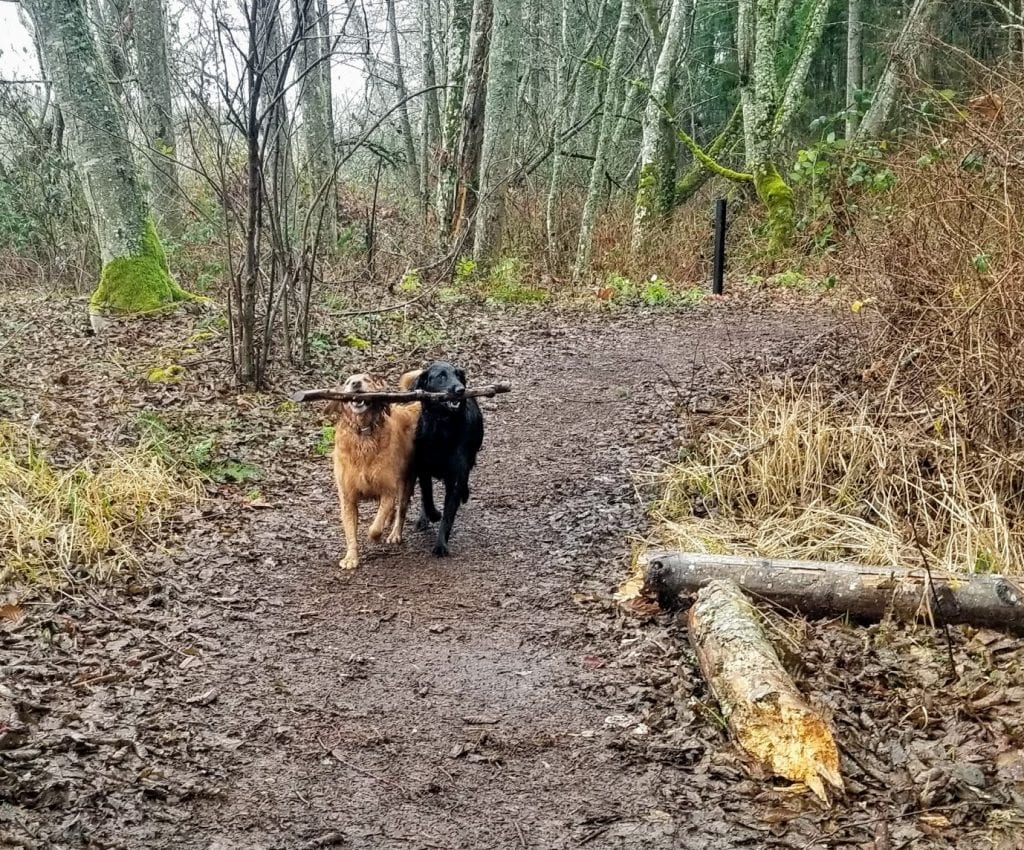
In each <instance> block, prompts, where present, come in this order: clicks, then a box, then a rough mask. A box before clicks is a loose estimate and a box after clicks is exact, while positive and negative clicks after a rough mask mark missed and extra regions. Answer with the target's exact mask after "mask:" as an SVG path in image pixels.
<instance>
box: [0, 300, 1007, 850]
mask: <svg viewBox="0 0 1024 850" xmlns="http://www.w3.org/2000/svg"><path fill="white" fill-rule="evenodd" d="M3 297H4V298H5V299H6V300H5V303H4V305H3V306H4V308H5V309H4V310H3V311H2V313H0V315H2V316H3V318H2V319H0V321H2V322H3V327H2V328H0V337H5V341H4V342H3V343H0V414H3V415H4V416H11V417H13V418H16V419H22V420H26V421H27V420H28V419H29V418H31V417H32V416H37V417H38V419H37V424H38V427H39V428H40V430H41V431H42V432H44V433H47V434H48V435H49V436H51V437H54V438H56V437H58V436H60V437H61V439H62V440H63V444H64V446H65V451H67V452H68V453H70V454H72V455H73V454H75V453H76V452H77V453H79V454H88V453H89V452H90V451H92V450H94V449H95V448H96V447H97V446H106V445H116V444H118V442H119V441H121V442H124V441H126V440H128V439H130V438H131V437H132V425H131V423H132V422H133V421H134V418H136V417H137V416H138V415H139V413H140V412H143V411H150V412H154V411H155V412H157V413H159V414H160V415H161V416H162V417H164V418H165V419H166V421H167V422H169V423H171V424H174V423H181V422H184V421H188V422H189V423H190V427H191V428H193V429H194V430H195V431H202V429H203V428H208V429H209V430H210V432H211V433H213V434H215V435H216V436H217V439H218V441H219V442H218V445H219V446H220V447H221V449H220V450H221V451H224V452H227V453H228V454H230V456H231V459H232V462H233V463H235V464H236V465H237V468H244V469H249V470H253V471H256V470H258V474H259V479H258V480H255V479H254V480H253V481H247V482H245V483H243V484H232V483H221V484H216V485H214V484H211V485H210V486H209V487H208V488H207V493H206V497H205V498H204V500H203V501H202V502H201V503H200V504H199V506H198V507H197V508H196V509H194V510H191V511H190V512H189V513H188V515H187V516H185V517H183V518H182V519H181V521H180V522H179V523H178V524H177V525H176V527H175V529H173V530H172V531H171V533H169V534H168V535H167V536H166V538H165V539H163V540H162V541H161V544H162V545H161V547H159V548H157V547H154V548H153V549H152V551H149V552H147V554H146V558H145V563H144V568H143V569H142V570H141V571H139V572H138V573H137V574H135V575H134V576H132V577H131V578H129V579H128V580H127V581H123V582H115V583H113V584H110V585H97V584H90V583H81V584H73V585H70V586H68V587H66V588H65V589H64V590H63V591H61V592H59V593H56V594H49V593H43V592H40V593H37V594H35V595H34V596H30V597H29V596H26V597H24V598H21V599H19V600H18V601H19V604H20V605H21V606H22V607H23V608H24V609H25V611H26V614H27V615H26V616H25V617H24V618H23V619H20V620H18V621H16V622H9V623H6V624H5V625H0V709H4V708H7V709H10V710H13V711H15V712H16V713H17V715H18V717H19V723H20V724H21V726H20V727H19V732H18V734H17V735H16V736H14V735H8V736H7V738H6V740H5V739H4V737H3V734H2V727H0V847H3V848H8V847H11V848H14V847H21V848H83V847H88V848H126V850H127V848H132V850H134V848H183V850H184V848H195V849H196V850H234V849H235V848H239V850H242V848H245V850H264V848H266V850H269V848H281V850H298V848H320V847H333V846H339V847H351V848H381V850H398V849H399V848H401V850H418V848H467V849H468V848H474V850H484V849H485V848H577V847H586V848H595V849H596V848H645V850H657V848H676V847H700V848H702V850H717V848H733V847H756V848H762V847H790V848H817V847H843V848H874V850H895V848H926V847H927V848H930V847H936V848H938V847H942V848H945V847H949V848H953V847H961V848H964V847H972V848H974V847H976V848H982V847H1000V848H1013V847H1021V846H1024V844H1022V843H1021V841H1022V838H1021V835H1022V834H1024V796H1022V793H1024V749H1022V747H1024V740H1022V726H1021V723H1022V720H1021V717H1022V715H1024V711H1022V704H1024V642H1021V641H1012V640H1006V639H1003V638H1001V637H999V636H997V635H994V634H989V633H985V632H981V633H970V632H965V631H960V630H957V631H955V633H954V640H955V651H956V653H957V659H958V663H959V664H960V666H961V672H962V678H961V680H960V683H958V684H956V685H954V686H947V685H945V684H944V681H945V675H946V670H947V667H946V666H945V665H946V661H945V651H946V650H945V645H944V643H943V642H942V641H941V640H940V639H939V638H937V637H936V636H935V635H933V634H932V633H930V632H928V631H927V630H904V629H898V628H895V627H891V626H888V627H887V626H875V627H871V628H861V627H852V626H849V625H846V624H843V623H838V622H831V623H813V624H808V625H807V626H806V627H805V628H804V629H803V630H802V637H801V638H800V641H801V643H800V645H799V646H798V647H794V652H793V656H794V658H797V657H798V658H799V664H798V665H797V666H796V668H795V672H796V675H797V678H798V681H799V683H800V684H801V686H802V687H804V688H805V689H806V690H807V691H808V692H809V693H810V695H811V696H812V698H814V699H816V700H817V701H819V702H820V703H821V704H822V705H824V706H826V707H827V709H828V710H829V711H830V713H831V714H832V716H833V719H834V722H835V724H836V727H837V731H838V738H839V740H840V742H841V745H842V749H843V756H844V761H843V772H844V776H845V778H846V780H847V793H846V795H845V796H844V797H842V798H841V799H840V800H838V801H837V802H836V804H835V805H834V806H832V807H826V806H823V805H821V804H819V803H817V802H816V801H815V800H814V799H813V798H811V796H810V795H809V794H807V793H806V792H805V793H794V792H793V791H791V790H790V789H787V788H786V787H784V786H783V785H780V784H779V783H776V782H774V781H772V780H771V778H770V777H763V776H759V775H757V773H756V771H753V770H752V768H751V767H750V766H749V765H748V764H747V763H746V762H745V761H744V759H743V758H742V757H741V756H739V755H738V754H737V752H736V751H735V750H734V749H733V747H732V746H731V745H730V744H729V742H728V740H727V738H726V736H725V734H724V732H723V730H722V728H721V725H720V723H719V722H718V720H717V719H716V715H715V712H714V709H713V707H712V706H711V705H710V703H709V700H708V697H707V694H706V689H705V686H704V683H703V681H702V680H701V678H700V676H699V673H698V672H697V668H696V665H695V663H694V660H693V657H692V654H691V652H690V650H689V648H688V646H687V645H686V641H685V632H684V631H683V629H682V628H681V626H680V625H679V624H678V622H677V620H676V618H675V616H673V615H671V614H648V615H645V616H639V615H635V614H630V613H628V612H625V611H623V610H622V609H621V608H620V607H619V606H617V605H616V604H615V603H614V602H613V601H612V594H613V592H614V590H615V588H616V586H617V584H618V583H619V582H620V581H622V579H623V578H624V577H625V576H626V574H627V572H628V569H629V564H630V553H631V546H632V545H633V544H634V543H635V542H636V541H637V540H638V539H639V538H640V537H641V536H642V535H643V534H644V531H645V522H646V520H645V516H646V514H645V509H644V505H643V497H644V496H645V495H649V491H647V490H646V489H645V488H646V487H647V486H648V485H647V483H645V481H644V480H643V477H642V475H643V474H644V473H649V472H652V471H656V470H657V469H658V468H659V464H660V463H661V462H663V461H665V460H667V459H670V458H672V457H673V454H674V452H675V450H676V447H677V441H678V438H679V433H680V428H681V423H682V421H683V419H684V418H685V417H684V415H683V411H684V410H686V409H688V408H690V409H693V408H696V409H698V410H701V411H708V410H711V411H715V410H720V409H722V406H723V405H726V404H728V402H729V401H730V399H734V398H737V397H739V395H738V394H740V393H742V391H743V389H744V388H745V387H746V386H748V385H749V384H750V382H751V381H753V380H754V379H755V378H756V377H757V376H758V375H761V374H764V373H772V374H789V375H802V374H805V373H806V371H807V369H808V368H809V367H810V365H811V364H813V363H815V362H817V361H818V360H819V359H821V358H822V357H824V358H826V360H827V359H828V358H830V357H831V358H838V357H841V353H840V351H839V350H837V349H835V348H834V347H833V346H832V344H831V342H830V340H831V339H832V335H831V332H832V331H833V330H834V323H835V319H834V318H833V315H832V311H831V310H830V308H829V307H828V305H827V302H821V301H819V300H817V299H807V298H803V299H801V298H799V297H787V299H786V300H785V303H780V302H778V301H777V300H775V299H774V297H773V298H771V299H769V298H766V297H750V298H745V297H741V298H738V299H735V300H730V301H727V302H717V303H705V304H703V305H701V306H699V307H697V308H694V309H691V310H687V311H680V312H672V311H663V312H646V313H641V314H636V313H631V314H628V315H627V314H624V313H623V314H618V315H609V316H598V315H593V314H588V315H583V316H580V315H578V314H573V313H568V312H567V313H562V312H559V311H552V310H547V309H544V310H538V309H525V310H522V311H519V312H513V313H512V314H507V313H496V312H494V311H491V312H489V313H488V312H483V313H481V312H476V313H474V312H472V311H469V310H465V309H462V310H461V312H460V313H459V314H454V313H452V314H449V315H445V316H443V317H441V318H442V319H443V321H442V322H441V324H442V325H443V328H444V330H443V332H439V334H438V336H437V337H436V338H431V339H429V340H426V341H424V340H423V339H419V341H417V340H416V339H414V338H413V337H411V336H409V334H406V335H405V336H404V337H403V341H401V342H400V343H396V344H395V347H392V348H390V349H389V348H387V347H385V346H378V347H375V348H373V349H370V350H369V351H366V352H362V353H360V352H355V351H351V350H349V351H348V352H347V353H345V352H343V353H342V354H341V355H339V358H340V359H339V360H337V361H336V362H334V363H333V365H332V363H331V361H329V360H324V361H322V362H321V365H320V367H319V370H318V371H317V372H315V373H312V374H307V375H305V376H302V377H301V378H300V377H297V376H290V377H288V379H287V380H285V379H283V378H282V379H280V381H279V386H278V390H279V392H278V394H276V395H268V396H262V397H256V396H250V397H237V396H235V395H234V393H232V392H231V391H230V389H229V388H228V386H227V385H226V384H225V379H224V373H225V371H226V364H225V363H224V362H223V359H222V358H223V350H222V349H217V348H216V344H215V342H206V343H196V345H197V346H198V347H200V348H201V349H202V346H203V345H206V346H208V349H202V350H200V351H199V353H198V354H196V353H191V354H189V353H183V350H182V349H183V346H184V343H183V342H182V340H187V339H200V338H204V334H198V335H197V334H196V333H195V332H196V331H197V329H198V330H202V328H203V327H209V320H208V318H207V317H203V316H197V315H189V314H182V315H180V316H177V317H175V318H174V319H171V320H169V321H165V322H163V323H155V322H145V323H142V324H136V325H131V326H128V327H127V328H124V329H120V330H117V329H115V330H114V331H112V332H111V333H110V334H109V335H105V336H104V337H103V338H96V337H89V336H86V335H85V332H84V320H83V304H82V303H81V302H77V303H70V304H69V303H67V302H66V301H60V300H58V299H57V298H56V297H43V296H39V297H30V296H27V295H22V296H17V297H15V296H13V295H12V296H3ZM204 323H206V324H205V325H204ZM402 346H404V348H405V350H401V347H402ZM410 350H412V353H411V354H410V353H409V351H410ZM442 353H444V354H446V355H447V356H448V358H450V359H452V360H454V361H456V362H458V363H459V364H460V365H463V366H464V367H465V368H466V369H467V371H468V372H469V375H470V379H471V383H477V384H481V383H485V382H489V381H492V380H502V379H509V380H511V381H513V382H514V387H515V388H514V391H513V393H512V394H511V395H508V396H502V397H499V398H497V399H493V400H489V401H486V402H485V404H484V405H483V406H484V416H485V421H486V436H485V441H484V450H483V452H482V454H481V456H480V459H479V465H478V467H477V469H476V471H475V473H474V477H473V498H472V500H471V501H470V502H469V504H468V505H467V506H466V507H465V508H464V509H463V510H462V511H461V512H460V513H459V516H458V519H457V521H456V525H455V530H454V534H453V537H452V557H450V558H448V559H435V558H433V557H432V556H431V555H430V539H429V538H428V536H427V535H426V534H423V533H419V532H416V531H414V530H412V528H411V526H412V523H411V522H410V524H409V530H408V533H407V537H406V541H405V543H404V544H402V545H401V546H400V547H388V546H385V545H380V546H374V545H369V546H367V547H365V548H364V558H363V562H362V564H361V565H360V567H359V568H358V569H357V570H355V571H353V572H350V573H342V572H341V571H339V569H338V567H337V561H338V557H339V555H340V552H341V547H342V538H341V530H340V528H339V522H338V519H337V504H336V496H335V493H334V488H333V484H332V478H331V471H330V460H329V458H328V457H325V456H322V455H319V454H317V453H316V452H315V451H314V450H313V449H314V446H315V444H316V441H317V437H318V433H319V429H320V426H321V424H322V422H323V421H324V420H323V419H322V417H321V415H320V414H321V411H317V410H313V409H303V410H300V411H296V410H293V409H290V408H289V407H288V406H287V405H281V401H282V399H283V398H284V397H285V396H286V394H287V392H289V391H290V390H292V389H295V388H297V387H298V386H300V385H303V386H312V385H322V384H323V383H333V382H335V381H337V380H339V379H340V378H342V377H344V375H343V374H340V369H341V367H342V366H343V365H344V366H345V367H346V368H347V367H348V366H349V365H351V366H353V367H355V366H356V364H357V363H358V365H359V368H365V367H366V366H371V367H374V368H378V369H383V370H385V371H387V372H388V373H389V374H390V375H391V377H395V376H397V374H398V373H399V372H400V371H402V369H403V368H406V367H409V366H414V365H419V364H420V363H422V362H423V361H424V360H426V359H428V358H429V357H431V356H434V355H438V354H442ZM174 358H177V360H178V361H179V362H181V361H182V359H183V358H184V359H185V360H188V359H189V358H191V359H190V365H189V368H188V370H187V372H186V374H185V377H184V378H183V379H182V380H181V381H178V382H174V383H165V384H154V383H151V382H149V381H148V380H147V379H146V375H147V372H148V370H149V369H151V368H152V367H153V366H159V365H160V364H161V363H164V362H166V361H167V360H168V359H174ZM345 358H349V360H350V361H351V363H347V364H345V363H342V361H343V360H344V359H345ZM348 371H355V368H352V369H349V370H348ZM254 474H255V472H254ZM638 474H639V475H640V476H641V477H640V478H638V477H637V475H638ZM243 477H245V476H243ZM257 489H258V492H257ZM364 516H366V514H365V513H364ZM363 527H364V528H365V524H364V526H363ZM0 601H3V600H0ZM2 720H3V716H2V715H0V721H2Z"/></svg>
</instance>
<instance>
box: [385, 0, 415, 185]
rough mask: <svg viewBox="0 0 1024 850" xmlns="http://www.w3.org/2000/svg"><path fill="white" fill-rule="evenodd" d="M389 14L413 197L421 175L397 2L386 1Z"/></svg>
mask: <svg viewBox="0 0 1024 850" xmlns="http://www.w3.org/2000/svg"><path fill="white" fill-rule="evenodd" d="M386 5H387V13H388V35H389V36H390V38H391V62H392V65H393V73H394V76H395V79H394V83H395V96H396V97H397V98H398V103H399V105H398V123H399V128H400V130H401V133H402V143H403V145H404V146H405V162H406V171H407V173H408V176H409V188H410V190H411V191H412V193H413V195H414V196H415V195H416V194H418V193H419V191H420V173H419V168H418V167H417V165H416V141H415V139H414V138H413V135H412V123H411V122H410V121H409V104H408V102H407V98H408V96H409V91H408V89H406V87H405V69H404V68H403V67H402V48H401V46H400V45H399V43H398V20H397V17H396V15H395V0H386Z"/></svg>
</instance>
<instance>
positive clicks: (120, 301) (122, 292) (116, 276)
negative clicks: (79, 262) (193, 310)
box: [89, 218, 190, 314]
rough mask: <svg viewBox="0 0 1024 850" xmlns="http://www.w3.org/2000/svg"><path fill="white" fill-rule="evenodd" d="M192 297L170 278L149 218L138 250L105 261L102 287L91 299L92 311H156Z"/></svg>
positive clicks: (162, 250)
mask: <svg viewBox="0 0 1024 850" xmlns="http://www.w3.org/2000/svg"><path fill="white" fill-rule="evenodd" d="M189 297H190V296H189V294H188V293H187V292H185V291H184V290H183V289H182V288H181V287H180V286H178V285H177V284H176V283H175V282H174V280H173V279H172V278H171V273H170V271H169V270H168V268H167V256H166V254H164V247H163V245H161V244H160V238H159V237H158V236H157V235H156V227H154V226H153V220H152V219H151V218H147V219H146V220H145V222H144V224H143V231H142V238H141V239H140V249H139V251H138V252H136V253H134V254H130V255H128V256H123V257H114V258H113V259H111V260H109V261H108V262H106V263H104V264H103V270H102V271H101V272H100V283H99V286H97V287H96V291H95V292H94V293H93V294H92V298H91V299H89V310H90V312H93V313H120V314H130V313H153V312H155V311H157V310H161V309H163V308H165V307H169V306H171V305H173V304H175V303H176V302H178V301H185V300H187V299H188V298H189Z"/></svg>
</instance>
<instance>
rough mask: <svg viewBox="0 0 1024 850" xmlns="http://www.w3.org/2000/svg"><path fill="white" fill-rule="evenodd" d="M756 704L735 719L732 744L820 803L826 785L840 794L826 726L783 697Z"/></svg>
mask: <svg viewBox="0 0 1024 850" xmlns="http://www.w3.org/2000/svg"><path fill="white" fill-rule="evenodd" d="M777 696H779V697H780V698H779V699H774V698H772V697H769V698H766V699H763V700H760V701H759V702H758V703H756V704H754V705H753V706H750V707H747V708H745V709H744V711H741V712H737V716H736V719H735V728H736V729H737V732H736V740H737V743H739V745H740V746H741V747H742V748H743V749H744V750H746V751H747V752H748V753H750V754H751V755H752V756H753V757H754V758H755V759H757V760H758V761H759V762H760V763H761V764H763V765H764V766H765V767H767V768H768V769H769V770H771V772H772V773H773V774H775V775H776V776H783V777H785V778H786V779H789V780H792V781H793V782H801V783H803V784H804V785H806V786H807V787H808V788H810V789H811V791H813V792H814V794H815V795H816V796H817V797H818V798H820V799H821V800H822V801H824V802H828V790H827V789H826V785H828V786H829V787H830V788H832V789H834V790H836V791H842V789H843V779H842V776H841V775H840V773H839V750H838V748H837V746H836V742H835V739H834V738H833V737H832V732H831V730H830V729H829V727H828V725H827V724H826V723H825V721H824V720H822V718H821V717H819V716H818V715H817V714H815V713H814V712H813V711H811V710H810V709H808V708H807V707H805V706H802V705H796V704H793V703H791V702H790V701H789V700H787V699H786V698H785V695H777Z"/></svg>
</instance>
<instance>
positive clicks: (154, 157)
mask: <svg viewBox="0 0 1024 850" xmlns="http://www.w3.org/2000/svg"><path fill="white" fill-rule="evenodd" d="M133 10H134V33H133V35H134V42H135V57H136V63H137V65H138V79H139V96H140V101H141V107H142V110H141V111H142V122H143V128H144V131H145V140H146V144H147V151H146V163H147V165H148V169H147V170H148V176H149V202H150V206H151V207H152V210H153V217H154V218H155V219H156V222H157V225H158V226H159V228H160V229H161V231H163V232H166V233H169V234H173V235H176V234H177V233H178V232H179V231H180V228H181V189H180V187H179V185H178V168H177V160H176V159H175V157H176V156H177V144H176V141H175V133H174V118H173V114H172V111H171V74H170V69H169V67H168V64H167V21H166V14H165V11H164V3H163V0H133Z"/></svg>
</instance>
